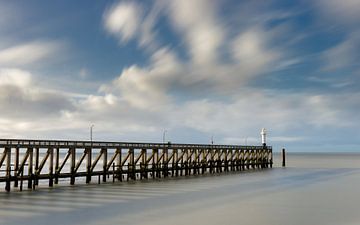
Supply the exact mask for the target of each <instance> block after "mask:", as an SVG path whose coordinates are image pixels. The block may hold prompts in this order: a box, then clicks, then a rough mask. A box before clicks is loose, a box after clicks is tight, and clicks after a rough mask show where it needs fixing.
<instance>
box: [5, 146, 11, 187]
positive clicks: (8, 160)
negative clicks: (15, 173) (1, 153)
mask: <svg viewBox="0 0 360 225" xmlns="http://www.w3.org/2000/svg"><path fill="white" fill-rule="evenodd" d="M5 152H6V185H5V190H6V191H7V192H9V191H10V188H11V184H10V182H11V148H9V147H7V148H5Z"/></svg>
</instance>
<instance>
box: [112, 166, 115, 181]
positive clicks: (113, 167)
mask: <svg viewBox="0 0 360 225" xmlns="http://www.w3.org/2000/svg"><path fill="white" fill-rule="evenodd" d="M112 169H113V174H112V175H113V177H112V178H113V180H112V181H113V183H114V182H115V163H113V164H112Z"/></svg>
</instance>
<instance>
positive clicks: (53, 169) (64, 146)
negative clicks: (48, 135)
mask: <svg viewBox="0 0 360 225" xmlns="http://www.w3.org/2000/svg"><path fill="white" fill-rule="evenodd" d="M272 164H273V154H272V147H271V146H267V145H266V144H263V145H261V146H240V145H204V144H172V143H170V142H169V143H132V142H99V141H61V140H19V139H0V183H3V184H5V190H6V191H10V190H11V186H14V188H17V189H19V190H22V188H23V183H24V182H25V184H26V186H27V188H28V189H36V186H38V185H39V183H40V182H39V181H40V180H45V183H47V182H46V180H47V181H48V185H49V186H50V187H52V186H54V184H58V183H59V182H66V181H67V182H69V183H70V185H74V184H75V181H76V180H77V179H79V180H81V181H82V180H83V181H82V182H86V183H90V182H98V183H101V182H107V181H109V180H111V181H112V182H115V181H124V180H137V179H159V178H166V177H169V176H172V177H175V176H189V175H201V174H205V173H222V172H229V171H243V170H254V169H265V168H271V167H272ZM81 177H82V179H81ZM92 180H93V181H92ZM79 182H80V181H79ZM42 184H43V183H42Z"/></svg>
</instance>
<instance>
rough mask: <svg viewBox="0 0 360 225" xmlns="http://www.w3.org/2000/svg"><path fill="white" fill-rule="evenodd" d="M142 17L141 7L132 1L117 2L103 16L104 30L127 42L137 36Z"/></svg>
mask: <svg viewBox="0 0 360 225" xmlns="http://www.w3.org/2000/svg"><path fill="white" fill-rule="evenodd" d="M142 17H143V12H142V9H141V6H140V5H138V4H137V3H135V2H134V1H125V2H119V3H118V4H115V5H113V6H112V7H110V8H109V9H108V10H107V11H106V12H105V14H104V25H105V28H106V30H107V31H108V32H109V33H111V34H113V35H115V36H116V37H118V38H119V39H120V41H121V42H127V41H129V40H130V39H131V38H133V37H135V36H136V35H137V32H138V30H139V27H140V23H141V20H142Z"/></svg>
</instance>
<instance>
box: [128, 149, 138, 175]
mask: <svg viewBox="0 0 360 225" xmlns="http://www.w3.org/2000/svg"><path fill="white" fill-rule="evenodd" d="M128 154H129V162H128V179H129V178H130V179H132V180H136V175H135V165H134V162H135V153H134V149H133V148H130V149H129V153H128Z"/></svg>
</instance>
